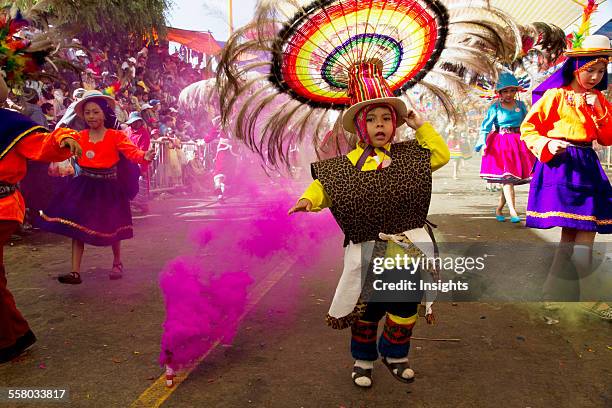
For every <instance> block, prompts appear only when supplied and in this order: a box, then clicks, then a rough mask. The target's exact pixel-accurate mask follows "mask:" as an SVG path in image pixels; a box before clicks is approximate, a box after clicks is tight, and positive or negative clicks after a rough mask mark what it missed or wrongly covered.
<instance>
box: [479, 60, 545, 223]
mask: <svg viewBox="0 0 612 408" xmlns="http://www.w3.org/2000/svg"><path fill="white" fill-rule="evenodd" d="M495 90H496V92H497V94H498V100H497V101H495V102H494V103H493V105H491V107H490V108H489V110H488V111H487V116H486V117H485V119H484V121H483V122H482V126H481V129H480V139H479V141H478V143H477V144H476V146H475V148H474V149H475V150H476V151H477V152H478V151H480V149H482V147H484V152H483V155H482V163H481V167H480V177H482V178H483V179H485V180H487V181H488V182H489V183H501V184H502V185H503V189H502V192H501V193H500V197H499V205H498V206H497V208H496V209H495V218H496V219H497V221H500V222H503V221H505V220H506V217H504V215H503V214H502V211H503V209H504V206H505V205H506V204H508V210H509V211H510V221H511V222H513V223H517V222H519V221H520V220H521V219H520V217H519V216H518V213H517V212H516V208H515V200H514V185H516V184H525V183H529V181H530V180H531V170H532V169H533V165H534V163H535V160H536V159H535V157H534V155H533V154H532V153H531V152H530V151H529V149H527V146H525V143H523V142H522V141H521V135H520V129H519V128H520V126H521V122H523V119H524V118H525V115H526V114H527V107H526V106H525V104H524V103H523V102H521V101H519V100H516V99H515V96H516V93H517V92H519V91H520V90H521V87H520V85H519V83H518V80H517V79H516V78H515V77H514V75H512V74H511V73H509V72H504V73H502V74H501V75H500V78H499V82H498V83H497V85H496V87H495Z"/></svg>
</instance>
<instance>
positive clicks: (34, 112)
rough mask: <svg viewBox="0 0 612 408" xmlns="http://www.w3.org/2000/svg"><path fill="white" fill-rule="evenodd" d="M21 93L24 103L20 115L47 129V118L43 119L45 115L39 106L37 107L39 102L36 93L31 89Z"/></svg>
mask: <svg viewBox="0 0 612 408" xmlns="http://www.w3.org/2000/svg"><path fill="white" fill-rule="evenodd" d="M23 93H24V95H23V96H24V99H25V102H24V103H23V110H22V112H21V113H23V114H24V115H25V116H27V117H28V118H30V120H32V121H33V122H35V123H37V124H38V125H41V126H44V127H48V124H47V118H46V117H45V114H44V113H43V111H42V109H41V108H40V106H38V102H39V100H40V98H39V97H38V93H36V91H35V90H33V89H31V88H24V89H23Z"/></svg>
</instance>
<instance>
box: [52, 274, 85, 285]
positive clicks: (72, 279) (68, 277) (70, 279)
mask: <svg viewBox="0 0 612 408" xmlns="http://www.w3.org/2000/svg"><path fill="white" fill-rule="evenodd" d="M57 280H58V281H60V283H65V284H67V285H78V284H80V283H81V282H83V281H82V280H81V274H80V273H78V272H70V273H67V274H65V275H60V276H58V277H57Z"/></svg>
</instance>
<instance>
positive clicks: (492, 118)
mask: <svg viewBox="0 0 612 408" xmlns="http://www.w3.org/2000/svg"><path fill="white" fill-rule="evenodd" d="M516 107H517V108H518V110H519V111H518V112H516V109H513V110H508V109H505V108H503V107H502V106H501V102H500V101H496V102H495V103H493V105H491V106H490V107H489V110H488V111H487V115H486V116H485V118H484V120H483V121H482V125H481V127H480V137H479V138H478V141H477V142H476V145H475V146H474V150H475V151H477V152H479V151H480V150H481V149H482V148H483V147H484V146H485V145H486V143H487V136H488V135H489V133H491V131H492V130H493V129H494V128H495V130H499V129H500V128H512V127H519V126H521V123H523V119H525V116H527V106H526V105H525V103H523V102H522V101H519V100H516Z"/></svg>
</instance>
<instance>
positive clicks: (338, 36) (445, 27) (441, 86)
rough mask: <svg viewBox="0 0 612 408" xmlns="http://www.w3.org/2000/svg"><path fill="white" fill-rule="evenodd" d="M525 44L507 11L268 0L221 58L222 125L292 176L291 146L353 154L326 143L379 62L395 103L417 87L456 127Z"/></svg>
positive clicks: (422, 2)
mask: <svg viewBox="0 0 612 408" xmlns="http://www.w3.org/2000/svg"><path fill="white" fill-rule="evenodd" d="M525 35H526V30H525V28H524V27H520V26H519V25H517V24H516V23H515V22H514V21H513V19H512V18H511V17H510V16H508V15H507V14H505V13H504V12H502V11H500V10H496V9H490V8H489V9H487V8H482V7H472V8H470V7H459V8H455V9H452V8H451V9H449V10H447V9H446V7H445V6H444V5H443V4H442V3H441V2H440V1H438V0H366V1H363V0H317V1H314V2H312V3H309V4H308V3H304V2H301V1H298V0H261V1H260V2H259V3H258V5H257V8H256V13H255V18H254V20H253V21H252V23H251V24H249V25H247V26H245V27H243V28H241V29H239V30H237V31H236V32H235V33H234V34H233V35H232V36H231V37H230V38H229V40H228V42H227V44H226V46H225V48H224V50H223V53H222V57H221V62H220V64H219V68H218V73H217V82H216V83H217V86H218V93H219V105H220V110H221V114H222V118H223V121H224V124H225V125H226V126H229V127H231V129H232V134H233V135H234V136H235V137H237V138H238V139H240V140H242V141H244V142H245V143H246V144H247V146H249V147H250V148H251V149H252V150H254V151H255V152H257V153H258V154H260V155H261V156H262V158H264V160H265V161H266V162H267V163H269V164H270V165H271V166H274V167H281V166H283V165H285V166H289V165H290V163H289V146H290V145H293V144H296V143H300V142H302V141H303V140H304V139H305V138H306V137H307V136H309V137H310V138H311V141H312V143H313V144H314V146H315V148H316V149H317V151H318V148H319V147H320V145H321V142H322V141H323V142H324V144H325V146H326V148H327V149H329V146H331V145H335V146H342V145H346V143H345V141H337V142H335V143H333V142H330V140H329V138H330V135H338V137H341V135H342V134H343V132H342V131H341V130H340V129H341V126H340V122H339V121H340V120H341V115H338V114H337V112H338V111H340V112H342V111H343V110H344V109H345V108H347V107H348V101H349V98H348V95H347V76H348V75H347V73H348V68H349V67H350V66H351V65H352V64H355V63H359V62H365V61H368V60H372V59H378V60H382V61H383V75H384V76H385V78H386V80H387V82H388V83H389V84H390V87H391V89H392V91H393V92H394V93H395V94H396V95H397V96H400V97H404V98H406V96H405V92H406V91H407V90H408V89H409V88H411V87H413V86H415V85H418V86H419V87H420V88H421V90H420V92H421V93H423V92H428V93H431V94H433V95H435V97H436V98H437V99H438V101H439V103H440V104H441V106H442V107H443V108H444V109H445V110H446V113H447V114H448V116H449V117H450V119H451V120H454V119H456V115H457V109H456V107H455V103H454V102H455V101H457V102H459V101H460V100H461V98H463V96H464V95H465V93H466V92H468V91H470V89H471V88H470V86H469V85H470V84H475V83H476V81H477V80H478V78H483V77H484V78H488V79H489V80H491V81H495V80H496V79H497V75H498V70H499V67H500V63H501V64H511V63H513V62H514V61H516V60H517V58H519V57H520V56H521V55H522V52H523V49H524V47H523V38H524V37H525ZM527 35H533V36H535V35H539V34H537V33H536V32H535V31H532V32H528V33H527ZM534 43H535V41H534ZM253 55H257V56H259V58H257V59H252V56H253ZM247 56H250V57H247ZM249 58H251V59H250V61H249ZM407 102H408V103H410V101H409V100H407ZM409 106H410V105H409ZM330 130H334V131H333V132H330ZM338 152H339V151H338ZM328 154H329V151H327V152H326V155H328Z"/></svg>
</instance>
